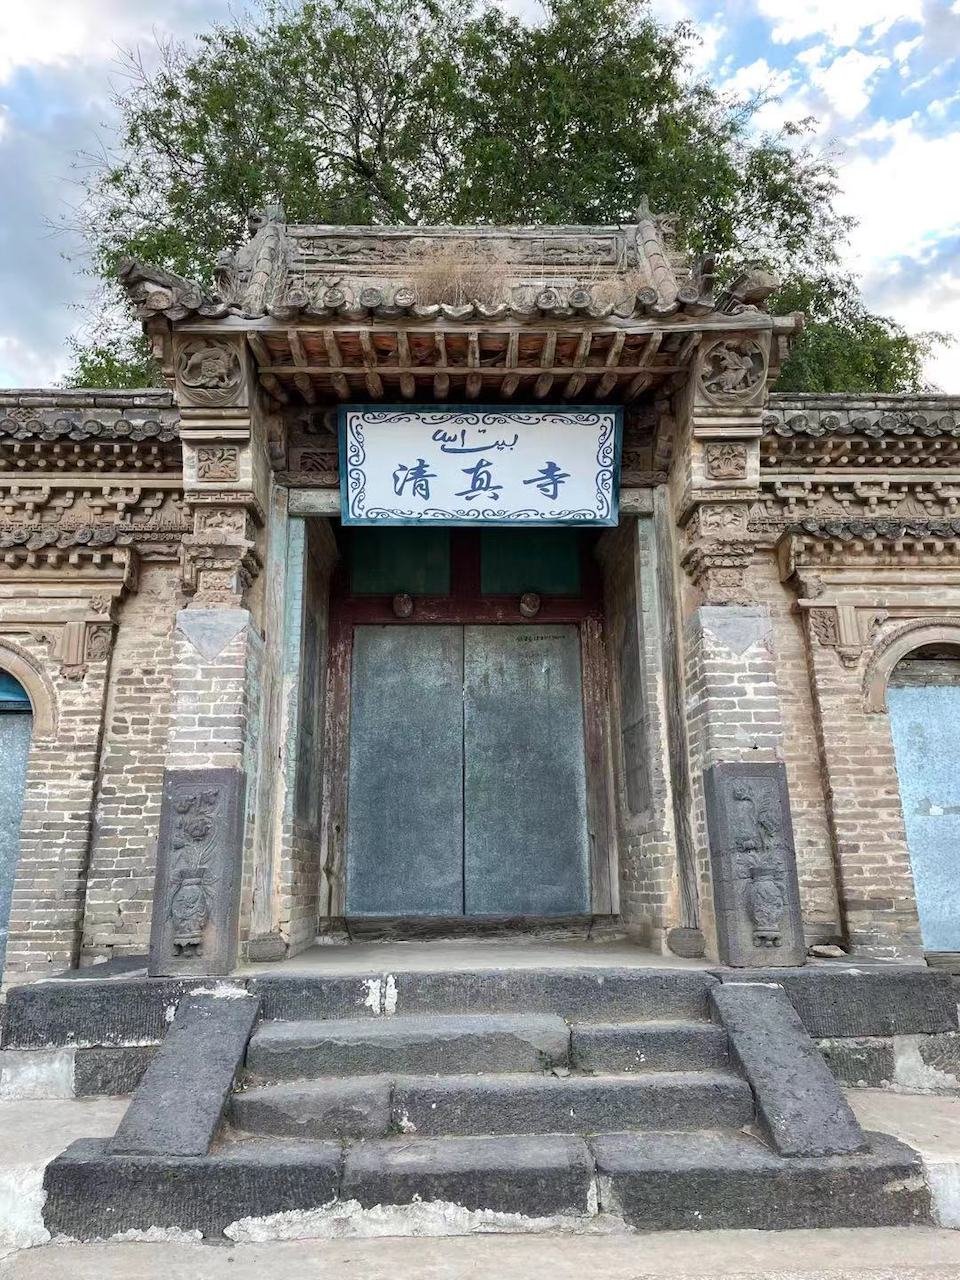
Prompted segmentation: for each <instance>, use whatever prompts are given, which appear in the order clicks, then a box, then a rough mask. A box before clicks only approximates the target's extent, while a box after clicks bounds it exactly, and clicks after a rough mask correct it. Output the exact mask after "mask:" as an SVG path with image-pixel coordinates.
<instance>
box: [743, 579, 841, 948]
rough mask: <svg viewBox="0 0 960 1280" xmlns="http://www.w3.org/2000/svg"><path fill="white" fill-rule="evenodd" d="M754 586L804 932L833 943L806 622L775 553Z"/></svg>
mask: <svg viewBox="0 0 960 1280" xmlns="http://www.w3.org/2000/svg"><path fill="white" fill-rule="evenodd" d="M750 584H751V589H752V590H753V591H754V592H755V593H756V597H757V600H758V601H762V603H763V605H764V607H765V608H766V609H767V611H768V614H769V617H770V623H771V639H772V645H773V654H774V670H775V676H776V687H777V696H778V701H779V709H780V717H781V722H782V739H781V742H782V747H781V751H782V758H783V761H784V763H785V765H786V769H787V785H788V787H789V791H790V803H791V809H792V814H793V833H794V840H795V843H796V850H797V872H798V875H799V879H800V901H801V906H802V909H803V923H804V930H805V933H806V936H807V941H808V942H810V943H815V942H833V941H836V940H837V939H838V938H840V937H841V936H842V930H841V925H840V914H839V907H838V903H837V889H836V873H835V864H834V852H833V836H832V833H831V830H830V823H829V817H828V809H827V795H826V791H825V789H824V785H823V770H822V766H821V758H820V740H819V734H818V728H817V718H816V707H815V705H814V698H813V692H812V690H811V686H810V670H809V659H808V653H807V645H806V641H805V638H804V633H803V622H802V619H801V617H800V616H799V615H798V613H797V611H796V609H795V601H794V597H793V593H792V591H790V590H789V589H788V588H787V587H785V586H784V585H783V583H782V582H781V581H780V575H779V572H778V570H777V564H776V560H775V559H774V557H773V555H772V554H769V553H767V554H761V555H758V556H757V557H756V559H755V560H754V562H753V564H752V566H751V569H750Z"/></svg>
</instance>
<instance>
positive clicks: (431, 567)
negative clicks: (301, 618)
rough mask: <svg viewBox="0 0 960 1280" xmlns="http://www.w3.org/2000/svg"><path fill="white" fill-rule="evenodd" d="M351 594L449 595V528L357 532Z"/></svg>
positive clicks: (352, 550)
mask: <svg viewBox="0 0 960 1280" xmlns="http://www.w3.org/2000/svg"><path fill="white" fill-rule="evenodd" d="M350 591H351V594H352V595H355V596H392V595H396V594H397V593H398V592H401V591H405V592H407V593H408V594H409V595H411V596H446V595H449V594H450V531H449V529H354V530H352V532H351V537H350Z"/></svg>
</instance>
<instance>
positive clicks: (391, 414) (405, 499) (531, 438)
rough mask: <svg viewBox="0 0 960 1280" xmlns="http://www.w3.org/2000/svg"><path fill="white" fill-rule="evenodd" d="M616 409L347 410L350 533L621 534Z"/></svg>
mask: <svg viewBox="0 0 960 1280" xmlns="http://www.w3.org/2000/svg"><path fill="white" fill-rule="evenodd" d="M621 442H622V417H621V412H620V411H619V410H618V409H610V408H606V409H598V410H590V411H588V410H576V409H544V410H530V411H523V410H520V411H517V412H508V413H504V412H496V411H493V410H486V411H484V410H472V409H451V410H446V409H444V410H437V409H431V408H422V409H417V408H410V409H407V408H403V409H383V410H379V409H376V410H372V409H358V408H344V409H342V410H341V415H340V474H341V476H342V477H345V480H346V483H345V484H344V485H343V492H342V511H343V521H344V523H345V524H448V525H449V524H454V525H473V524H498V525H523V524H553V525H564V524H577V525H615V524H616V523H617V520H618V518H619V511H618V506H619V504H618V484H619V474H618V473H619V468H620V452H621Z"/></svg>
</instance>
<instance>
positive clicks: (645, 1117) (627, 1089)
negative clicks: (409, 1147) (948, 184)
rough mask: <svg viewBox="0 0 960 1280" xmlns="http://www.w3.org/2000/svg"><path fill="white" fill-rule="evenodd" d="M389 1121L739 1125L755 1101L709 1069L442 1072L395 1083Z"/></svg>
mask: <svg viewBox="0 0 960 1280" xmlns="http://www.w3.org/2000/svg"><path fill="white" fill-rule="evenodd" d="M392 1119H393V1128H394V1130H395V1131H397V1132H400V1133H411V1134H412V1133H418V1134H422V1135H423V1136H425V1137H426V1136H443V1135H448V1134H449V1135H460V1134H462V1135H468V1134H482V1133H486V1134H494V1133H504V1134H518V1133H602V1132H603V1131H605V1130H609V1129H622V1128H624V1127H628V1128H637V1129H695V1128H699V1127H706V1126H710V1127H712V1128H717V1127H720V1128H723V1127H727V1126H729V1127H732V1128H739V1127H740V1126H741V1125H745V1124H750V1123H751V1121H752V1120H753V1098H752V1096H751V1094H750V1088H749V1086H748V1085H747V1083H746V1082H745V1081H744V1080H741V1079H739V1078H738V1077H737V1076H733V1075H728V1074H725V1073H723V1074H722V1073H719V1072H708V1071H701V1072H691V1073H689V1074H688V1073H686V1072H681V1071H673V1072H664V1073H656V1072H651V1073H650V1074H649V1075H637V1076H565V1077H557V1076H535V1075H527V1076H509V1075H507V1076H440V1077H436V1078H434V1079H424V1078H407V1079H400V1080H398V1081H397V1082H396V1084H395V1086H394V1091H393V1116H392Z"/></svg>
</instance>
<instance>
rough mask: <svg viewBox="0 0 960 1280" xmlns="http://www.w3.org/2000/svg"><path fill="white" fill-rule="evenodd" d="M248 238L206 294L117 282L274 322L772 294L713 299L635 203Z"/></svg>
mask: <svg viewBox="0 0 960 1280" xmlns="http://www.w3.org/2000/svg"><path fill="white" fill-rule="evenodd" d="M251 231H252V238H251V239H250V240H249V241H248V242H247V244H245V245H244V246H243V247H242V248H241V249H240V250H239V251H238V252H237V253H235V254H229V253H227V254H224V255H222V257H221V260H220V262H219V263H218V264H217V270H216V282H215V287H214V288H213V289H209V290H208V289H205V288H203V287H202V286H201V285H199V284H198V283H196V282H195V281H192V280H186V279H184V278H182V277H180V276H176V275H173V274H172V273H170V272H167V271H163V270H160V269H158V268H155V267H151V266H148V265H145V264H143V263H141V262H138V261H134V260H127V261H126V262H125V263H124V264H123V265H122V267H121V271H120V279H121V283H122V284H123V286H124V287H125V288H126V290H127V292H128V294H129V296H130V298H131V299H132V301H133V302H134V304H135V306H136V308H137V311H138V313H139V315H140V316H141V317H142V318H143V319H149V318H151V317H154V316H164V317H166V318H167V319H168V320H171V321H178V320H184V319H187V318H201V319H202V318H208V319H222V318H224V317H226V316H236V317H239V318H244V319H251V320H252V319H260V318H263V317H266V316H269V317H272V318H273V319H275V320H278V321H280V322H282V323H290V322H293V321H296V320H298V319H300V318H304V319H310V318H316V319H333V318H341V319H346V320H356V321H364V322H367V323H369V322H371V321H376V320H385V321H395V320H396V319H397V318H398V317H403V316H407V317H410V318H412V319H415V320H420V321H430V320H444V321H471V320H473V321H476V320H484V321H499V320H507V319H516V320H529V319H537V318H540V317H544V316H546V317H556V318H558V319H562V318H565V317H576V316H578V315H579V316H584V317H588V318H591V319H602V318H604V317H606V316H613V317H621V318H624V319H628V318H631V317H635V316H651V317H665V316H671V315H676V314H678V313H686V314H688V315H691V316H703V315H708V314H710V313H712V312H715V311H721V312H726V313H728V314H736V313H738V312H739V311H742V310H755V309H756V306H757V304H761V303H762V302H763V301H764V299H765V298H766V297H767V296H768V295H769V294H770V293H771V292H772V291H773V289H774V288H775V287H776V281H775V280H774V279H773V278H772V277H770V276H769V275H767V274H766V273H764V272H760V271H751V272H747V273H745V274H744V275H743V276H741V277H740V278H739V279H738V280H737V281H736V282H734V284H733V285H732V286H731V288H730V289H728V290H727V291H726V292H725V293H724V294H723V295H721V296H720V297H719V298H715V297H714V293H713V283H714V282H713V261H712V259H709V258H705V259H701V260H699V261H697V262H691V261H689V260H688V259H687V258H685V257H684V256H683V255H682V254H679V253H678V252H677V251H676V249H675V248H674V246H673V237H672V224H671V222H670V220H669V219H666V218H663V217H656V216H654V215H652V214H651V213H650V212H649V210H648V209H647V208H645V207H644V208H642V209H641V210H640V211H639V212H638V215H637V220H636V222H634V223H632V224H629V225H624V226H590V227H587V226H550V227H531V226H515V227H483V226H471V227H459V226H440V227H413V226H401V227H363V226H326V225H310V224H298V225H291V224H288V223H286V222H285V221H283V218H282V214H281V213H280V212H279V211H277V210H274V211H271V212H270V213H268V214H265V215H259V216H257V217H256V218H254V219H253V220H252V222H251Z"/></svg>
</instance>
